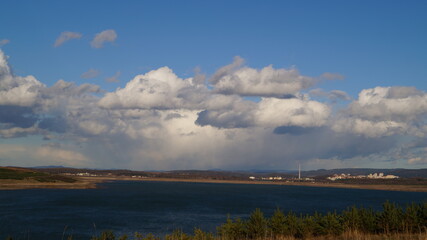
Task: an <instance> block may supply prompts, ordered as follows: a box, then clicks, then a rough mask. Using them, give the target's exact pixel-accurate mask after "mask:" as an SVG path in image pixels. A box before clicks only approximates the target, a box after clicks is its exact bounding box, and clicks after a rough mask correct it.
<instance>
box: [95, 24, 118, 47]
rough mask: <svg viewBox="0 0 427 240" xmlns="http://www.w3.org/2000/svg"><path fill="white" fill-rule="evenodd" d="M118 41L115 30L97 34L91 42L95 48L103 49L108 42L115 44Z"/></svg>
mask: <svg viewBox="0 0 427 240" xmlns="http://www.w3.org/2000/svg"><path fill="white" fill-rule="evenodd" d="M116 39H117V33H116V31H114V30H113V29H109V30H104V31H102V32H100V33H97V34H96V36H95V38H94V39H93V40H92V42H90V45H91V46H92V47H93V48H102V47H103V46H104V43H106V42H114V41H116Z"/></svg>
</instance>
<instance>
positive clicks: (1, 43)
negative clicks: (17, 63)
mask: <svg viewBox="0 0 427 240" xmlns="http://www.w3.org/2000/svg"><path fill="white" fill-rule="evenodd" d="M8 43H10V40H9V39H1V40H0V47H1V46H4V45H6V44H8Z"/></svg>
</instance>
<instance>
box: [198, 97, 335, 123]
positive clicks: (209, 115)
mask: <svg viewBox="0 0 427 240" xmlns="http://www.w3.org/2000/svg"><path fill="white" fill-rule="evenodd" d="M329 115H330V109H329V107H328V106H327V105H325V104H322V103H320V102H316V101H309V100H304V99H296V98H295V99H277V98H263V99H262V100H261V101H260V102H258V103H254V102H251V101H236V102H234V103H233V105H232V106H231V107H230V108H225V109H217V110H206V111H203V112H201V113H200V114H199V118H198V119H197V123H198V124H200V125H202V126H205V125H211V126H215V127H218V128H249V127H270V128H275V127H279V126H300V127H319V126H323V125H325V124H326V121H327V120H328V118H329Z"/></svg>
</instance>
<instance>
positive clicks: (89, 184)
mask: <svg viewBox="0 0 427 240" xmlns="http://www.w3.org/2000/svg"><path fill="white" fill-rule="evenodd" d="M74 178H75V179H76V180H77V182H74V183H65V182H54V183H50V182H49V183H46V182H37V181H28V180H0V190H19V189H95V188H98V187H99V186H98V184H100V183H103V182H109V181H146V182H192V183H222V184H256V185H283V186H306V187H329V188H348V189H366V190H382V191H402V192H427V186H426V185H378V184H376V185H367V184H344V183H312V182H270V181H252V180H217V179H184V178H132V177H74Z"/></svg>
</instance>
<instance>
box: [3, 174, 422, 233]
mask: <svg viewBox="0 0 427 240" xmlns="http://www.w3.org/2000/svg"><path fill="white" fill-rule="evenodd" d="M386 200H390V201H393V202H396V203H399V204H402V205H405V204H407V203H410V202H423V201H427V193H422V192H395V191H379V190H363V189H343V188H317V187H305V186H280V185H247V184H219V183H188V182H136V181H135V182H133V181H116V182H109V183H103V184H101V188H98V189H66V190H65V189H30V190H3V191H0V240H3V239H5V238H6V237H7V236H8V235H11V236H14V237H15V238H14V239H16V238H17V239H32V240H39V239H40V240H41V239H46V237H48V239H62V236H63V235H65V236H68V235H70V234H72V235H73V237H74V238H73V239H90V237H91V236H92V235H93V234H96V233H99V232H100V231H102V230H105V229H111V230H114V231H115V232H116V233H118V234H123V233H127V234H130V235H132V234H133V232H136V231H138V232H142V233H149V232H151V233H154V234H156V235H163V234H165V233H169V232H171V231H172V230H174V229H177V228H180V229H182V230H184V231H187V232H191V231H192V230H193V228H194V227H200V228H202V229H203V230H209V231H215V227H216V226H218V225H219V224H221V223H223V222H224V221H225V220H226V218H227V214H230V216H231V217H243V218H244V217H247V216H248V215H249V214H250V212H251V211H253V210H254V209H255V208H260V209H261V210H262V211H263V212H264V213H265V214H266V215H271V214H272V213H273V211H274V210H275V209H276V208H277V207H279V208H281V209H282V210H284V211H290V210H292V211H294V212H297V213H313V212H314V211H319V212H326V211H333V210H338V211H341V210H343V209H345V208H346V207H349V206H352V205H357V206H365V207H372V208H374V209H378V210H380V209H381V204H382V203H383V202H385V201H386ZM64 239H65V238H64Z"/></svg>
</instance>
